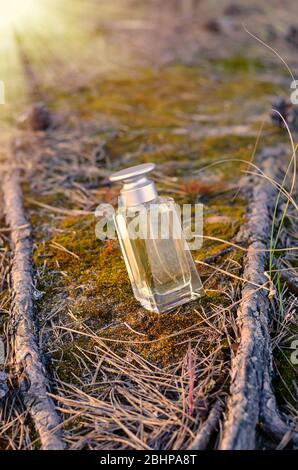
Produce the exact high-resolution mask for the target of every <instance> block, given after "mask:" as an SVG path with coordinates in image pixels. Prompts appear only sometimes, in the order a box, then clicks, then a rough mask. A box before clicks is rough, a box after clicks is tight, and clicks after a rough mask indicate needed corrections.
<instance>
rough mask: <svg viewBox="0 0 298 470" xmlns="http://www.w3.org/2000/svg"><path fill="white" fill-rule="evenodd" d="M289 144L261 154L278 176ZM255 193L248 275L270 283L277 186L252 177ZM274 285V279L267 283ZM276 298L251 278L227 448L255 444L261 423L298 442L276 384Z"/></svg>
mask: <svg viewBox="0 0 298 470" xmlns="http://www.w3.org/2000/svg"><path fill="white" fill-rule="evenodd" d="M283 154H284V152H283V149H282V148H277V149H267V150H266V151H264V152H263V154H262V155H261V159H260V160H261V161H260V165H259V166H260V167H261V168H262V170H263V171H264V173H265V174H266V175H267V176H269V177H270V178H272V179H274V180H275V181H276V180H278V179H279V171H280V170H279V162H280V160H281V158H282V157H283ZM251 188H252V194H251V197H250V203H249V213H248V222H247V231H246V236H247V240H248V252H247V256H246V260H245V267H244V273H243V277H244V278H245V279H247V280H248V281H250V282H251V283H254V284H259V285H263V284H267V283H268V279H267V278H266V276H265V275H264V273H265V271H266V270H267V269H268V259H269V252H268V251H264V250H268V248H269V239H270V231H271V224H272V214H273V212H274V206H275V201H276V197H277V189H276V187H275V186H274V185H273V184H271V183H270V182H269V181H268V180H266V179H264V178H263V177H254V178H253V179H252V181H251ZM267 286H268V284H267ZM269 322H270V300H269V297H268V290H265V289H262V288H260V289H258V288H255V287H254V286H253V284H249V283H246V284H245V285H244V287H243V291H242V302H241V304H240V306H239V309H238V312H237V323H238V326H239V331H240V347H239V349H238V351H237V355H236V356H235V358H234V359H233V360H232V371H231V375H232V379H231V380H232V382H231V389H230V393H231V395H230V398H229V400H228V411H227V419H226V421H225V424H224V432H223V438H222V442H221V445H220V448H221V449H254V448H255V439H256V427H257V425H258V423H260V422H261V423H262V424H263V427H264V429H265V431H267V432H268V433H269V434H270V435H271V437H274V438H276V439H282V437H283V436H284V435H285V434H286V433H287V432H291V437H292V441H293V442H294V443H295V444H296V443H297V439H298V434H297V433H295V432H294V431H292V430H291V429H290V427H289V425H288V424H287V423H286V422H285V421H284V419H283V418H282V416H281V414H280V413H279V410H278V407H277V404H276V400H275V396H274V392H273V390H272V385H271V372H272V351H271V340H270V334H269Z"/></svg>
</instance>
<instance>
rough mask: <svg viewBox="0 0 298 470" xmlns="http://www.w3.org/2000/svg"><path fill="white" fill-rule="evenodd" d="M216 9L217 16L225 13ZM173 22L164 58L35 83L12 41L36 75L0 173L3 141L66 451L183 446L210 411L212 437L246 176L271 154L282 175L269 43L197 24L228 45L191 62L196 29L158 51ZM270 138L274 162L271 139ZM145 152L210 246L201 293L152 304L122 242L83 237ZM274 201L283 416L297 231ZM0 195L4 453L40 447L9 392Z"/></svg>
mask: <svg viewBox="0 0 298 470" xmlns="http://www.w3.org/2000/svg"><path fill="white" fill-rule="evenodd" d="M242 14H243V15H244V16H246V15H247V13H245V12H242ZM270 14H272V12H271V11H270V12H269V18H270ZM232 16H233V15H232ZM261 16H262V15H261ZM225 17H226V16H225ZM211 19H212V18H211ZM211 19H210V21H211ZM265 20H266V18H265V19H264V17H262V21H263V22H266V21H267V22H268V21H269V20H268V17H267V20H266V21H265ZM220 21H221V23H222V25H223V26H222V27H223V28H228V26H227V25H229V24H230V23H229V22H227V21H226V20H225V21H223V20H222V19H221V20H220ZM230 21H232V22H233V21H235V19H234V16H233V17H231V19H230ZM237 21H238V20H237ZM240 23H241V12H240V19H239V24H240ZM107 24H108V25H109V27H110V28H112V29H113V32H114V36H113V41H112V44H114V42H117V41H119V35H120V38H122V40H124V39H125V38H126V39H127V37H129V35H131V41H132V42H134V36H133V34H134V32H131V31H130V32H127V31H126V30H125V31H123V30H122V29H121V28H119V27H118V26H117V25H116V24H115V22H112V21H111V22H110V23H105V28H108V27H107ZM102 27H103V26H102ZM214 28H215V26H214ZM214 28H213V29H214ZM209 29H210V30H212V28H211V24H210V25H209ZM145 31H146V29H145ZM93 34H94V33H93ZM148 34H149V33H148V32H146V34H145V33H144V34H143V35H140V37H139V38H138V41H140V46H138V47H140V49H142V44H143V42H145V43H146V44H148V43H150V41H149V40H148V37H147V36H148ZM176 34H177V31H176V29H175V28H174V27H173V28H171V29H170V30H169V31H168V34H167V37H166V38H164V37H161V38H160V45H161V46H160V47H161V50H160V51H159V53H158V58H159V59H160V58H163V59H162V60H160V61H158V60H156V57H155V53H156V51H151V50H149V51H147V52H148V54H147V57H146V60H145V59H144V57H142V56H141V55H140V54H139V55H138V54H136V53H135V56H136V57H137V59H138V60H139V62H140V63H139V64H138V65H133V66H131V67H120V68H119V70H118V69H117V72H115V70H114V67H112V69H111V70H107V71H105V72H104V73H103V72H102V71H100V72H99V73H98V74H96V73H94V71H92V73H89V70H88V71H87V72H86V74H87V78H86V77H85V76H84V73H83V70H82V71H79V70H78V69H76V76H75V80H71V81H70V83H69V88H68V89H67V87H66V86H65V84H64V83H63V84H61V86H59V87H58V86H57V83H56V82H55V81H52V80H51V79H50V80H48V79H47V80H43V77H44V75H43V73H42V70H43V69H42V65H40V64H39V62H38V59H36V58H35V59H32V60H31V59H30V60H28V48H27V49H26V41H24V45H23V47H24V50H23V52H24V51H25V52H26V53H25V54H24V53H23V55H22V54H21V58H22V67H23V68H24V74H25V77H26V76H27V80H28V71H29V72H30V73H32V71H33V77H34V80H35V79H36V82H35V81H34V82H33V84H32V81H31V85H30V87H29V88H30V93H29V98H28V101H29V105H30V106H29V114H25V115H24V116H23V118H22V126H21V127H20V124H19V127H18V128H14V129H13V132H11V127H10V124H11V123H10V121H9V120H8V123H7V125H6V126H5V128H4V131H3V133H2V141H3V148H4V149H5V151H3V157H2V160H1V161H2V166H3V170H4V171H3V174H4V173H5V171H6V170H9V164H10V161H9V159H7V154H8V153H9V154H13V155H14V157H13V159H14V164H15V165H16V168H17V169H18V170H20V173H21V183H22V190H23V196H24V210H25V214H26V217H27V219H28V223H29V224H30V226H31V230H32V243H33V271H34V289H33V296H34V303H35V307H34V308H35V326H36V331H35V334H36V337H37V343H38V347H39V351H40V353H41V356H42V360H43V362H44V365H45V369H46V374H47V377H48V380H49V383H50V388H51V389H50V394H51V396H52V398H53V400H54V403H55V407H56V410H57V411H58V414H59V417H60V419H61V425H60V427H61V430H62V431H63V432H62V435H61V436H62V437H61V439H62V440H63V442H64V443H65V445H66V446H67V447H68V448H70V449H86V448H87V449H109V450H110V449H131V448H133V449H143V450H144V449H187V448H189V447H191V446H192V444H193V442H194V440H195V438H196V436H197V435H198V433H199V432H200V430H201V429H202V428H203V426H204V425H205V424H206V420H207V418H208V416H210V412H211V411H212V410H214V409H218V410H219V413H218V419H217V420H216V422H215V423H214V427H213V429H212V435H211V438H210V440H208V441H207V442H206V445H205V446H208V448H214V449H215V448H218V447H220V445H221V441H222V437H223V427H224V422H225V420H226V417H227V409H226V406H227V401H228V397H229V395H230V386H231V367H232V366H231V364H232V362H233V360H234V358H235V356H237V352H238V350H239V345H240V343H241V328H240V327H239V324H238V322H237V311H238V307H239V303H240V302H241V298H242V289H243V285H245V284H246V282H247V281H246V279H244V278H243V271H244V269H245V263H246V255H247V248H248V245H247V242H246V241H245V237H243V233H245V230H246V226H247V223H248V217H249V215H248V214H249V211H250V210H251V207H250V198H251V186H250V187H249V185H251V184H252V183H251V178H254V177H255V175H254V176H252V175H249V172H250V173H251V172H254V173H258V170H257V168H258V167H259V166H261V167H262V155H263V154H264V152H265V153H266V152H268V149H273V150H272V154H273V156H274V155H275V158H276V159H277V161H276V166H278V167H279V168H280V171H281V173H282V174H285V172H286V171H287V168H288V165H289V162H290V161H291V156H292V151H291V146H290V141H289V136H288V134H287V131H286V129H285V128H278V127H277V126H275V125H274V124H273V123H272V122H271V120H270V114H271V107H272V103H273V102H274V100H276V98H277V97H280V96H284V95H286V96H289V93H290V91H289V81H290V80H289V79H288V77H287V75H286V72H284V70H283V68H282V66H281V65H280V63H279V62H278V61H277V59H276V63H275V64H274V63H273V62H274V60H275V59H274V57H272V56H271V55H270V53H269V52H268V54H269V59H268V61H267V62H266V60H265V59H264V56H263V55H262V54H264V51H263V50H262V46H260V47H261V50H262V52H261V53H256V52H255V49H254V47H256V46H255V43H254V46H253V53H250V54H246V53H245V52H244V48H245V46H246V43H247V41H248V38H247V36H245V34H246V33H245V32H243V30H241V32H240V31H239V29H237V28H236V29H235V30H234V29H232V30H231V29H229V30H228V31H226V29H224V30H223V31H217V32H216V33H215V32H214V31H208V28H207V30H206V31H205V32H204V38H205V35H207V39H204V41H205V43H206V42H208V37H209V42H208V44H209V45H210V49H211V50H213V51H214V49H215V48H216V46H215V44H216V43H217V44H219V43H220V42H221V41H222V40H223V38H225V35H226V36H227V44H225V48H226V49H227V51H226V52H225V53H224V54H222V55H220V54H217V57H214V56H211V55H210V54H208V53H207V51H206V50H204V48H203V51H204V54H205V55H204V56H202V55H200V57H199V58H198V55H197V54H198V51H197V49H196V48H195V46H194V44H196V39H197V38H196V36H195V34H194V33H193V35H192V36H191V37H187V40H186V39H185V41H186V42H185V44H184V46H182V45H180V47H179V48H178V47H177V48H175V49H174V50H172V49H171V48H169V47H166V46H168V45H169V44H172V42H171V41H172V40H173V37H174V35H176ZM179 34H180V35H181V36H182V38H185V34H184V33H181V32H180V33H179ZM268 34H269V33H268ZM277 34H279V31H277ZM208 35H209V36H208ZM214 35H215V37H214ZM242 35H244V36H245V40H243V42H242V43H241V47H240V46H239V45H238V50H236V49H235V50H234V46H232V44H233V38H234V40H235V39H237V38H238V36H241V37H242ZM115 38H116V39H115ZM250 40H251V41H254V39H252V38H250ZM277 40H278V39H277ZM280 41H281V42H282V40H280ZM213 42H214V44H213ZM229 43H230V44H231V46H230V47H229ZM134 44H136V43H135V42H134ZM190 44H192V45H193V48H192V49H191V48H190ZM187 45H188V46H189V47H188V46H187ZM136 47H137V46H136ZM289 47H290V46H289ZM185 48H186V49H185ZM183 50H184V51H185V50H187V51H189V50H192V53H191V54H190V56H189V57H187V60H182V58H181V56H183ZM215 56H216V54H215ZM29 57H30V55H29ZM49 60H52V59H49ZM55 62H57V64H56V65H55V66H54V65H53V64H52V66H53V67H56V69H55V68H53V75H55V71H57V74H60V71H61V77H62V76H63V73H64V68H63V63H62V66H61V64H60V63H58V62H59V61H58V60H56V58H55ZM136 62H137V61H136ZM39 65H40V67H41V68H39ZM294 66H295V64H294ZM67 74H69V75H67ZM67 74H66V75H65V76H70V75H71V70H68V71H67ZM40 77H42V78H40ZM61 80H63V79H62V78H61ZM37 84H38V90H37ZM41 98H42V101H43V103H44V111H43V112H44V113H45V114H46V115H47V113H49V116H50V118H51V125H50V126H49V128H48V129H47V130H34V129H32V119H33V121H34V119H35V118H32V112H33V113H34V112H35V111H34V107H35V110H36V103H37V102H40V100H41ZM32 102H33V104H32ZM30 103H31V104H30ZM20 108H21V109H22V105H20ZM32 109H33V111H32ZM30 113H31V114H30ZM33 127H34V122H33ZM280 146H281V148H282V152H281V153H280V155H282V156H281V157H280V159H279V156H278V155H279V154H278V153H276V154H275V153H274V149H276V148H280ZM269 152H270V150H269ZM278 159H279V160H278ZM146 162H154V163H156V170H155V171H154V173H153V179H154V180H155V182H156V184H157V188H158V191H159V192H160V194H165V195H169V196H172V197H173V198H174V199H175V200H176V201H177V202H178V203H179V204H183V203H190V204H195V203H202V204H203V205H204V242H203V246H202V248H200V249H198V250H197V251H194V252H193V256H194V259H195V260H196V262H197V266H198V271H199V274H200V276H201V278H202V280H203V283H204V288H205V296H204V297H203V298H202V299H200V300H197V301H195V302H193V303H191V304H188V305H185V306H182V307H180V308H178V309H175V310H173V311H171V312H169V313H167V314H164V315H159V314H156V313H152V312H148V311H147V310H145V309H143V308H142V307H140V305H139V304H138V302H137V301H136V300H135V299H134V297H133V293H132V289H131V286H130V283H129V279H128V276H127V272H126V268H125V264H124V260H123V257H122V254H121V251H120V248H119V244H118V241H117V240H112V241H111V240H107V241H100V240H98V239H97V238H96V232H95V229H96V224H97V222H98V220H99V219H98V217H96V212H95V211H96V208H97V206H98V205H99V204H100V203H109V204H113V205H114V206H116V204H117V198H118V194H119V187H117V186H116V187H114V186H111V185H110V183H109V180H108V177H109V175H110V174H111V173H112V172H113V171H116V170H119V169H122V168H123V167H126V166H132V165H135V164H139V163H146ZM252 165H256V166H255V167H253V166H252ZM289 173H290V176H291V175H292V173H293V168H292V167H290V168H289ZM259 175H260V173H259ZM265 176H266V175H265ZM259 177H260V178H265V177H264V175H261V176H259ZM257 179H258V178H257ZM290 181H291V178H290ZM293 191H294V189H293ZM293 191H292V194H294V192H293ZM289 194H290V197H291V196H292V194H291V193H289V192H288V193H287V195H289ZM4 197H5V195H4ZM280 202H281V204H280V206H281V208H280V209H279V213H278V214H279V215H278V214H275V220H274V221H273V232H272V233H270V232H269V233H268V249H270V248H271V249H272V246H274V247H275V248H276V250H277V251H276V252H275V253H274V257H273V255H272V259H273V264H272V266H271V270H270V274H269V279H268V282H267V284H266V285H265V289H266V290H267V291H268V294H270V305H271V317H270V322H269V327H268V331H269V334H270V335H271V341H272V350H273V372H272V379H273V387H274V391H275V396H276V397H277V401H278V406H279V409H280V410H281V412H282V413H283V414H284V415H286V416H287V420H288V422H290V423H295V422H297V418H298V416H297V410H296V407H297V385H296V377H297V368H296V369H295V365H293V363H292V362H291V354H292V350H291V344H292V342H293V340H294V339H295V338H297V331H298V330H297V328H298V325H297V317H296V316H295V308H296V307H297V298H296V294H297V292H295V289H294V288H293V285H294V287H295V282H294V284H291V283H290V282H289V276H287V278H286V279H285V277H284V276H283V271H287V272H288V271H290V272H291V273H293V277H295V275H296V273H295V266H296V263H297V261H296V259H295V256H294V254H293V253H295V251H291V250H292V248H293V245H294V244H295V241H297V239H295V237H296V236H297V212H295V206H293V204H292V203H291V201H290V202H289V199H287V198H283V197H281V201H280ZM0 208H1V212H2V216H3V217H2V220H1V227H0V243H1V245H0V257H1V264H0V269H1V274H2V279H1V285H0V288H1V292H0V368H1V369H0V370H1V371H2V372H0V374H2V375H0V385H1V384H2V383H3V386H2V385H1V387H2V388H1V387H0V391H2V390H3V393H2V394H3V397H2V400H1V396H0V400H1V405H0V406H1V408H0V409H1V415H0V416H1V424H0V448H3V449H36V448H39V447H40V446H41V442H40V436H39V435H38V433H37V432H36V429H35V428H34V420H32V417H31V416H30V409H29V408H28V406H26V405H25V404H24V402H23V399H22V396H21V395H20V393H19V385H18V381H19V377H18V376H17V374H16V373H15V369H14V364H13V356H14V355H13V335H14V331H15V330H14V328H13V325H12V323H11V320H10V313H11V311H12V309H13V301H12V300H13V291H12V283H11V277H10V268H11V265H12V262H13V255H14V247H13V246H12V244H11V243H10V238H9V233H10V232H9V230H8V229H7V224H6V222H5V217H4V212H5V210H4V205H3V203H2V202H1V206H0ZM285 208H286V210H285ZM2 209H3V210H2ZM273 215H274V214H271V216H272V217H273ZM281 220H282V223H281V224H280V221H281ZM279 227H280V230H279ZM277 233H278V235H277ZM278 250H281V251H280V252H278ZM270 259H271V258H270ZM281 266H282V267H281ZM268 271H269V267H268ZM261 274H262V275H263V273H261ZM296 285H297V284H296ZM263 287H264V286H263ZM260 288H262V286H261V285H257V286H256V291H257V290H258V289H260ZM266 295H267V294H266ZM18 373H19V371H18ZM215 407H217V408H215ZM290 440H291V435H288V436H286V437H285V439H284V440H282V442H280V440H279V441H277V442H276V441H274V440H272V439H269V438H268V437H265V434H264V432H263V430H262V423H259V426H258V430H257V447H258V448H260V449H262V448H271V447H272V448H276V447H277V446H279V447H280V448H283V447H286V446H287V445H291V444H289V442H290Z"/></svg>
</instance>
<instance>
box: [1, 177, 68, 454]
mask: <svg viewBox="0 0 298 470" xmlns="http://www.w3.org/2000/svg"><path fill="white" fill-rule="evenodd" d="M3 195H4V203H5V215H6V221H7V224H8V225H9V227H10V228H11V241H12V244H13V248H14V256H13V262H12V272H11V276H12V287H13V295H14V297H13V303H12V307H11V331H12V335H13V353H14V363H15V367H16V369H17V374H18V380H19V386H20V392H21V395H22V398H23V401H24V404H25V406H26V407H27V408H28V410H29V412H30V415H31V417H32V419H33V422H34V424H35V427H36V430H37V431H38V433H39V436H40V441H41V447H42V449H48V450H49V449H63V448H64V444H63V442H62V439H61V436H60V434H59V433H58V432H55V428H56V427H57V426H58V424H59V418H58V415H57V413H56V411H55V406H54V403H53V401H52V399H51V398H50V397H49V396H48V388H49V387H48V380H47V378H46V373H45V370H44V366H43V364H42V361H41V357H40V353H39V350H38V346H37V341H36V337H35V334H34V331H35V324H34V305H33V289H34V288H33V277H32V260H31V254H32V246H31V239H30V227H28V221H27V220H26V217H25V214H24V209H23V194H22V189H21V186H20V181H19V175H18V173H17V171H12V172H10V173H7V174H6V175H5V176H4V178H3ZM22 226H23V227H24V228H22V229H21V228H20V227H22Z"/></svg>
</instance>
